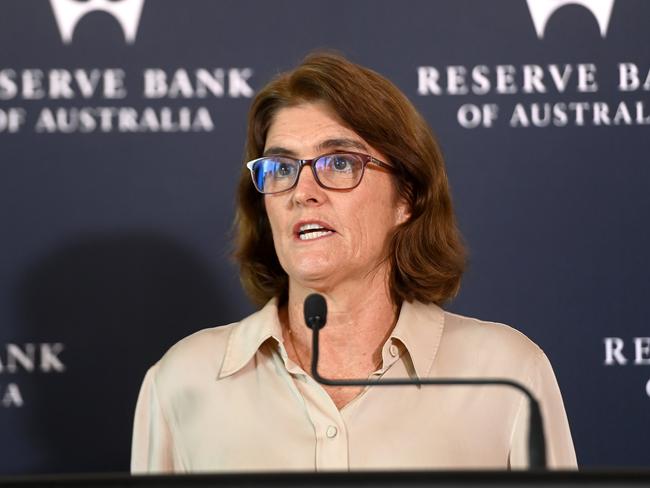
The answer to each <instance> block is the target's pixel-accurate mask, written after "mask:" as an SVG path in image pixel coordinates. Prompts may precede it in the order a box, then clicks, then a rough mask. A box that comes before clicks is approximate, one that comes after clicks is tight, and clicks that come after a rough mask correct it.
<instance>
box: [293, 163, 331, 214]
mask: <svg viewBox="0 0 650 488" xmlns="http://www.w3.org/2000/svg"><path fill="white" fill-rule="evenodd" d="M308 166H309V167H308ZM326 198H327V195H326V193H325V189H324V188H322V187H321V186H320V185H319V184H318V182H317V181H316V178H315V177H314V172H313V170H312V168H311V165H304V166H303V167H302V170H301V171H300V174H299V175H298V182H297V183H296V186H295V187H294V189H293V195H292V200H293V201H294V203H296V204H297V205H320V204H321V203H323V202H324V201H325V199H326Z"/></svg>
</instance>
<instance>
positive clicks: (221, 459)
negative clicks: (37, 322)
mask: <svg viewBox="0 0 650 488" xmlns="http://www.w3.org/2000/svg"><path fill="white" fill-rule="evenodd" d="M352 333H353V332H352ZM382 356H383V364H382V366H381V368H380V369H379V370H378V371H376V372H375V373H373V375H371V377H379V376H382V377H384V378H403V377H412V378H415V377H420V378H426V377H433V378H436V377H495V378H510V379H513V380H517V381H520V382H522V383H524V384H525V385H527V386H528V387H529V388H531V389H532V391H533V393H534V394H535V395H536V396H537V398H538V399H539V400H540V403H541V407H542V414H543V418H544V426H545V431H546V441H547V455H548V460H549V464H550V466H551V467H553V468H575V467H576V457H575V453H574V450H573V443H572V441H571V433H570V431H569V425H568V422H567V417H566V414H565V411H564V406H563V404H562V397H561V396H560V390H559V388H558V385H557V382H556V380H555V376H554V374H553V370H552V369H551V365H550V364H549V361H548V359H547V358H546V356H545V355H544V353H543V352H542V351H541V350H540V349H539V347H537V346H536V345H535V344H534V343H532V342H531V341H530V340H529V339H528V338H526V337H525V336H524V335H523V334H521V333H520V332H518V331H516V330H514V329H512V328H510V327H508V326H506V325H502V324H496V323H489V322H482V321H479V320H475V319H471V318H467V317H462V316H459V315H455V314H452V313H449V312H445V311H443V310H442V309H441V308H439V307H437V306H435V305H424V304H422V303H417V302H415V303H404V304H403V305H402V308H401V311H400V315H399V319H398V321H397V324H396V326H395V328H394V330H393V333H392V334H391V336H390V337H389V339H388V340H387V341H386V343H385V344H384V346H383V350H382ZM527 418H528V401H527V399H526V398H525V397H524V396H523V395H522V394H521V393H519V392H518V391H516V390H513V389H511V388H508V387H503V386H478V387H477V386H474V387H469V386H430V387H415V386H414V387H411V386H399V387H369V388H366V389H365V391H364V392H363V393H362V394H360V395H359V396H358V397H356V398H355V399H354V400H352V401H351V402H350V403H348V404H347V405H346V406H345V407H344V408H343V409H341V410H338V409H337V408H336V406H335V405H334V403H333V402H332V400H331V398H330V397H329V396H328V395H327V393H326V392H325V390H324V389H323V388H322V387H321V386H320V385H319V384H318V383H316V382H315V381H314V380H313V379H312V378H311V377H310V376H308V375H307V374H306V373H305V372H304V371H303V370H302V369H301V368H300V366H298V365H296V364H295V363H293V362H292V361H291V360H290V359H289V358H288V357H287V352H286V349H285V346H284V344H283V339H282V330H281V325H280V322H279V320H278V311H277V305H276V302H275V300H272V301H270V302H269V303H268V304H267V305H266V306H265V307H264V308H263V309H262V310H260V311H259V312H257V313H255V314H253V315H251V316H249V317H247V318H245V319H244V320H242V321H241V322H238V323H234V324H230V325H227V326H223V327H216V328H212V329H206V330H202V331H200V332H197V333H196V334H193V335H191V336H189V337H187V338H185V339H183V340H182V341H180V342H179V343H177V344H176V345H175V346H173V347H172V348H171V349H170V350H169V351H168V352H167V353H166V354H165V355H164V357H163V358H162V359H161V360H160V361H159V362H158V363H156V364H155V365H154V366H153V367H152V368H151V369H150V370H149V371H148V372H147V374H146V376H145V379H144V383H143V385H142V389H141V391H140V396H139V399H138V403H137V407H136V412H135V425H134V430H133V446H132V460H131V469H132V471H133V472H134V473H141V472H169V471H176V472H187V471H191V472H207V471H212V472H215V471H217V472H218V471H221V472H224V471H230V472H236V471H294V470H307V471H314V470H316V471H324V470H343V471H346V470H369V469H370V470H400V469H468V468H489V469H492V468H496V469H508V468H515V469H516V468H525V467H526V465H527V449H526V445H527V444H526V438H527V428H528V427H527V426H528V424H527Z"/></svg>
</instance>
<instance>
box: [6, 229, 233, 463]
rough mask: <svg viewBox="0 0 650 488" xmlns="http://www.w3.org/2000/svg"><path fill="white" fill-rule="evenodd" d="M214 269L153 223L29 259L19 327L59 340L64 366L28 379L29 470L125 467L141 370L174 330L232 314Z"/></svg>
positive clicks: (175, 336) (180, 332)
mask: <svg viewBox="0 0 650 488" xmlns="http://www.w3.org/2000/svg"><path fill="white" fill-rule="evenodd" d="M215 274H216V273H215V271H214V270H213V269H211V268H210V266H209V264H208V263H206V262H204V261H202V260H201V259H200V258H199V257H197V256H196V255H195V254H193V253H192V252H191V251H189V250H188V249H186V248H184V247H183V246H182V245H180V244H179V243H178V242H176V241H175V240H173V239H171V238H169V237H166V236H164V235H160V234H157V233H154V232H149V233H148V232H134V233H115V234H92V235H88V236H81V237H78V238H76V239H75V240H74V241H72V242H71V243H69V244H68V245H66V246H65V247H63V248H60V249H58V250H56V251H54V252H52V253H51V254H49V255H48V256H46V257H45V258H44V259H42V260H41V261H40V262H38V263H36V264H35V266H33V268H32V269H31V270H30V271H29V272H28V273H27V274H26V275H25V276H24V277H23V279H22V280H21V282H20V284H19V286H18V288H17V297H16V299H17V300H16V303H17V305H18V318H19V324H20V330H21V335H22V336H23V337H28V338H35V340H40V341H42V342H60V343H63V344H64V346H65V349H64V350H63V351H62V353H61V354H60V356H59V357H60V359H61V360H62V362H63V364H64V365H65V368H66V369H65V372H63V373H60V374H56V373H42V374H34V375H31V376H30V378H29V380H30V383H32V384H31V385H29V386H30V389H31V390H33V398H31V399H30V400H29V402H25V406H24V408H23V409H21V412H20V415H21V418H23V419H27V420H26V421H27V422H29V424H30V425H29V426H26V428H25V429H23V430H22V431H23V432H25V431H29V432H30V435H31V437H32V438H31V439H30V440H31V442H32V443H33V444H34V448H35V450H37V451H38V452H40V453H41V456H40V458H41V459H40V460H39V465H38V466H37V467H36V469H34V468H32V469H29V471H30V472H49V473H63V472H91V471H103V472H109V471H126V470H128V467H129V455H130V442H131V427H132V419H133V410H134V407H135V401H136V397H137V393H138V390H139V386H140V382H141V381H142V378H143V376H144V373H145V371H146V369H147V368H148V367H149V366H151V365H152V364H153V363H154V362H155V361H157V360H158V359H159V358H160V357H161V356H162V354H163V353H164V351H165V350H167V349H168V348H169V347H170V346H171V345H172V344H174V343H175V342H176V341H178V340H179V339H181V338H182V337H184V336H186V335H188V334H190V333H192V332H194V331H196V330H199V329H201V328H205V327H209V326H213V325H217V324H223V323H225V322H224V317H226V318H230V317H233V316H234V315H235V314H237V311H235V310H232V308H234V307H235V304H234V303H236V301H233V300H232V290H227V289H220V288H219V286H218V281H217V277H216V276H215ZM30 340H31V339H30ZM14 469H15V467H14ZM22 472H23V473H24V472H25V471H24V470H23V471H22Z"/></svg>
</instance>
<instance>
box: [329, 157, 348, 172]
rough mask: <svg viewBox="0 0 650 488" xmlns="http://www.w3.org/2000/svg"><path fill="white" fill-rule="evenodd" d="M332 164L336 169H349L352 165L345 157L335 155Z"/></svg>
mask: <svg viewBox="0 0 650 488" xmlns="http://www.w3.org/2000/svg"><path fill="white" fill-rule="evenodd" d="M332 166H333V167H334V169H335V170H336V171H349V170H350V167H351V166H352V165H351V163H350V161H349V160H348V159H347V158H343V157H337V158H334V161H333V163H332Z"/></svg>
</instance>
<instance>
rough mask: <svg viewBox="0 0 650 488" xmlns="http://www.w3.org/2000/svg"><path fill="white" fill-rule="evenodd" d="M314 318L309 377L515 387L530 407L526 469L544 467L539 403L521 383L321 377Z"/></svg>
mask: <svg viewBox="0 0 650 488" xmlns="http://www.w3.org/2000/svg"><path fill="white" fill-rule="evenodd" d="M317 319H318V320H308V321H307V324H308V326H309V327H310V328H311V330H312V356H311V374H312V377H313V378H314V379H315V380H316V381H317V382H318V383H321V384H323V385H328V386H414V385H415V386H418V385H444V386H460V385H486V386H508V387H511V388H515V389H517V390H519V391H520V392H522V393H523V394H524V395H526V397H528V404H529V406H530V418H529V424H528V467H529V469H530V470H545V469H546V441H545V439H544V428H543V424H542V412H541V410H540V407H539V403H538V402H537V400H536V399H535V397H534V396H533V394H532V393H531V392H530V391H529V390H528V389H527V388H526V387H525V386H523V385H522V384H520V383H517V382H516V381H512V380H508V379H501V378H495V379H488V378H464V379H451V378H439V379H433V378H422V379H415V380H412V379H391V378H386V379H376V380H361V379H339V380H334V379H330V378H325V377H323V376H321V375H320V374H319V373H318V351H319V349H318V347H319V341H318V338H319V332H320V328H321V327H323V326H324V325H325V324H324V323H323V324H320V323H315V322H320V317H317Z"/></svg>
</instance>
